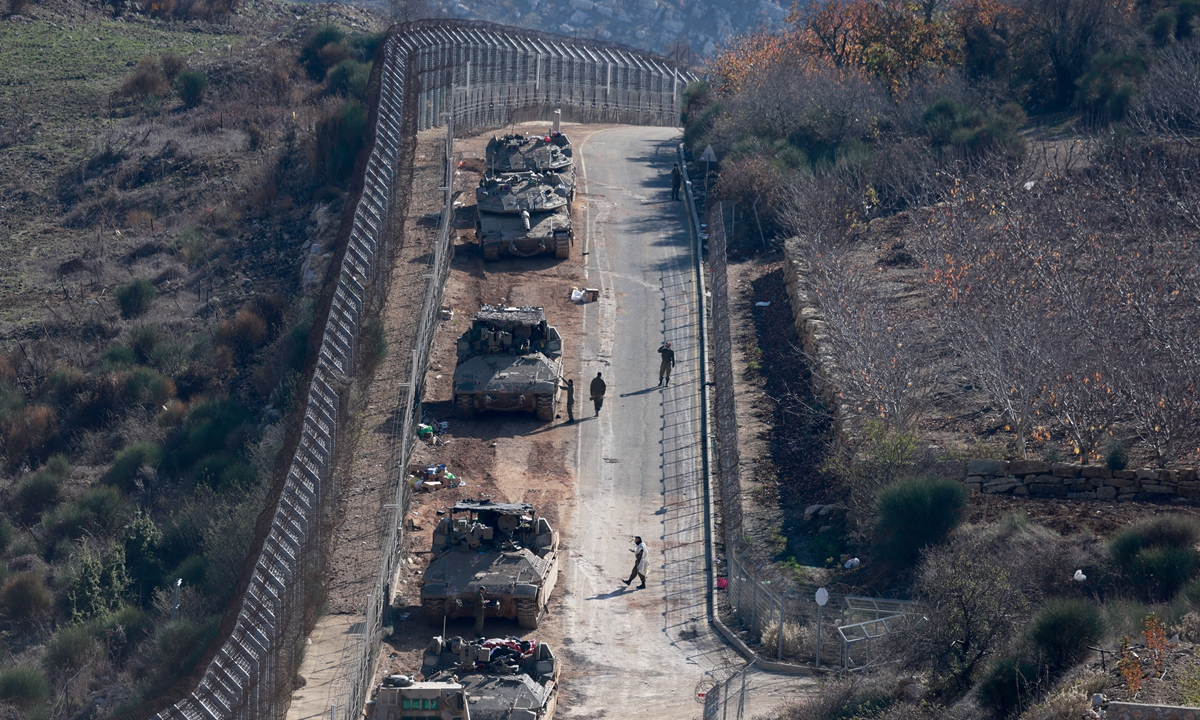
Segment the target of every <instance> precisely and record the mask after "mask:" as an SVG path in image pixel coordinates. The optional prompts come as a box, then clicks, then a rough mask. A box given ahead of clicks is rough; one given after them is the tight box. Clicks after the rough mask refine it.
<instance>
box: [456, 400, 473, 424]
mask: <svg viewBox="0 0 1200 720" xmlns="http://www.w3.org/2000/svg"><path fill="white" fill-rule="evenodd" d="M454 408H455V409H456V410H457V411H458V417H459V419H460V420H470V419H472V418H474V417H475V398H473V397H471V396H470V395H455V396H454Z"/></svg>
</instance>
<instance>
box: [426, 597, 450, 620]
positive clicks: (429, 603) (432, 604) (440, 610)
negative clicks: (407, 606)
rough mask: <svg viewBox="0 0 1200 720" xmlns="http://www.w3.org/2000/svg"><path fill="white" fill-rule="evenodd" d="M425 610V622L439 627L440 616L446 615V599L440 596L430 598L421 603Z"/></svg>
mask: <svg viewBox="0 0 1200 720" xmlns="http://www.w3.org/2000/svg"><path fill="white" fill-rule="evenodd" d="M421 608H422V609H423V610H424V611H425V622H427V623H429V624H430V625H433V626H435V627H441V625H442V618H443V617H445V616H446V601H445V600H443V599H441V598H430V599H428V600H426V601H425V602H423V603H421Z"/></svg>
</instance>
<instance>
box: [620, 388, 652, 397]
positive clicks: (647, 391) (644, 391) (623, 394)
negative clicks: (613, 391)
mask: <svg viewBox="0 0 1200 720" xmlns="http://www.w3.org/2000/svg"><path fill="white" fill-rule="evenodd" d="M661 389H662V386H661V385H654V386H652V387H648V388H646V389H645V390H636V391H634V392H628V393H622V394H621V395H618V397H623V398H627V397H634V396H635V395H645V394H646V393H652V392H654V391H655V390H661Z"/></svg>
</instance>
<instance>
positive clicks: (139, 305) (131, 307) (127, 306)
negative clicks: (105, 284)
mask: <svg viewBox="0 0 1200 720" xmlns="http://www.w3.org/2000/svg"><path fill="white" fill-rule="evenodd" d="M116 297H117V305H118V306H119V307H120V308H121V317H123V318H125V319H126V320H128V319H130V318H135V317H141V316H142V315H145V314H146V311H147V310H149V309H150V303H152V302H154V298H156V297H158V291H157V290H155V289H154V283H152V282H150V281H149V280H147V279H145V278H137V279H136V280H134V281H133V282H129V283H125V284H124V285H118V286H117V291H116Z"/></svg>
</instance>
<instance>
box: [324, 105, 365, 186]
mask: <svg viewBox="0 0 1200 720" xmlns="http://www.w3.org/2000/svg"><path fill="white" fill-rule="evenodd" d="M366 129H367V110H366V108H365V107H363V105H362V104H361V103H359V102H356V101H354V100H349V101H347V102H345V103H344V104H343V105H342V106H341V107H340V108H338V109H336V110H334V111H333V112H331V113H330V114H329V115H327V116H326V117H325V118H323V119H322V120H321V121H320V122H318V123H317V132H316V136H317V137H316V142H317V161H318V172H319V173H320V174H321V176H322V177H324V179H325V181H326V182H328V183H329V184H330V185H338V186H341V185H343V184H344V183H345V182H346V181H347V180H348V179H349V178H350V174H351V173H352V172H353V170H354V162H355V160H356V159H357V158H358V152H359V150H361V149H362V146H363V142H364V140H365V138H364V133H365V132H366Z"/></svg>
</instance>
